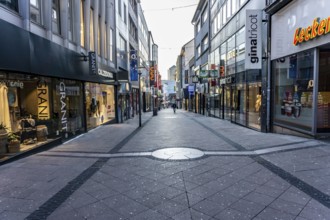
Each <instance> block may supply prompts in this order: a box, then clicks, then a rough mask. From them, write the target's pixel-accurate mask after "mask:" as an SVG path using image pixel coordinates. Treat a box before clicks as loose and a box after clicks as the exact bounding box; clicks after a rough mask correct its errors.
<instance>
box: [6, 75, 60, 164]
mask: <svg viewBox="0 0 330 220" xmlns="http://www.w3.org/2000/svg"><path fill="white" fill-rule="evenodd" d="M50 85H51V79H50V78H45V77H38V76H31V75H23V74H16V73H4V72H0V108H1V111H0V124H1V126H0V127H1V128H0V134H1V135H0V160H3V159H7V158H9V157H10V156H12V155H13V154H16V153H19V152H24V151H28V150H30V149H32V148H36V147H38V146H40V145H43V144H45V143H48V142H50V141H51V140H52V138H51V133H50V132H51V129H49V128H50V127H49V126H51V125H50V124H49V123H48V121H49V120H50V119H51V117H52V115H51V113H52V103H51V89H50ZM53 137H54V136H53ZM13 145H15V146H13Z"/></svg>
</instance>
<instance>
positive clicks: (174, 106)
mask: <svg viewBox="0 0 330 220" xmlns="http://www.w3.org/2000/svg"><path fill="white" fill-rule="evenodd" d="M172 108H173V112H174V114H175V110H176V104H175V103H173V105H172Z"/></svg>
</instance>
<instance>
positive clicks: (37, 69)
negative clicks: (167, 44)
mask: <svg viewBox="0 0 330 220" xmlns="http://www.w3.org/2000/svg"><path fill="white" fill-rule="evenodd" d="M66 2H67V5H66V6H68V7H64V5H61V4H60V1H6V4H2V3H1V4H0V18H1V19H0V27H1V30H2V33H3V35H2V38H1V41H0V93H1V95H0V105H1V106H0V107H1V109H2V111H1V112H0V123H2V124H3V125H4V126H5V127H6V131H7V133H9V134H15V135H17V136H18V138H19V139H20V150H21V151H25V150H28V149H31V148H34V147H36V146H40V145H43V144H46V143H48V142H50V141H52V140H55V139H56V140H58V139H66V138H69V137H72V136H74V135H77V134H79V133H81V132H86V131H88V130H89V129H92V128H95V127H97V126H99V125H101V124H104V123H109V122H117V121H118V116H117V115H118V112H117V110H116V109H117V98H116V97H117V83H116V80H117V78H116V72H117V71H116V65H115V63H116V62H115V61H114V55H115V49H114V47H113V45H114V43H113V42H114V37H115V36H114V31H113V30H114V29H113V27H114V25H115V22H114V19H113V17H111V16H110V15H111V14H114V13H113V12H114V4H113V2H112V1H106V2H105V1H93V2H90V1H66ZM61 3H62V1H61ZM64 8H65V9H64ZM105 8H107V9H108V10H109V11H108V12H106V11H105V10H104V9H105ZM60 18H61V19H60ZM116 116H117V117H116ZM116 119H117V120H116ZM0 142H1V141H0ZM1 143H2V142H1ZM0 148H1V146H0ZM2 149H3V148H2ZM6 153H8V149H6V148H4V150H0V154H1V156H3V155H4V154H6ZM9 153H13V152H9Z"/></svg>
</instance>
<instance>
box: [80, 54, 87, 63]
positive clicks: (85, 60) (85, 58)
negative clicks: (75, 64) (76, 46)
mask: <svg viewBox="0 0 330 220" xmlns="http://www.w3.org/2000/svg"><path fill="white" fill-rule="evenodd" d="M80 54H81V56H80V57H81V58H83V61H84V62H87V61H88V56H87V55H85V54H84V53H83V52H81V53H80Z"/></svg>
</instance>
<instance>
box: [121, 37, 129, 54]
mask: <svg viewBox="0 0 330 220" xmlns="http://www.w3.org/2000/svg"><path fill="white" fill-rule="evenodd" d="M119 50H120V51H121V52H126V51H127V44H126V40H125V39H124V38H123V37H122V36H119Z"/></svg>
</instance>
